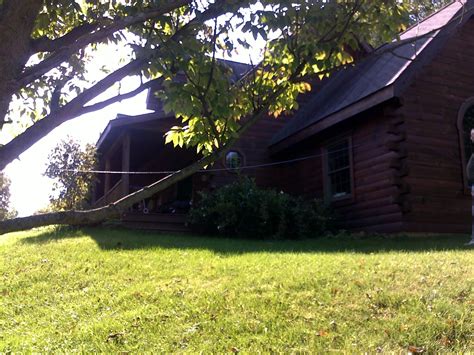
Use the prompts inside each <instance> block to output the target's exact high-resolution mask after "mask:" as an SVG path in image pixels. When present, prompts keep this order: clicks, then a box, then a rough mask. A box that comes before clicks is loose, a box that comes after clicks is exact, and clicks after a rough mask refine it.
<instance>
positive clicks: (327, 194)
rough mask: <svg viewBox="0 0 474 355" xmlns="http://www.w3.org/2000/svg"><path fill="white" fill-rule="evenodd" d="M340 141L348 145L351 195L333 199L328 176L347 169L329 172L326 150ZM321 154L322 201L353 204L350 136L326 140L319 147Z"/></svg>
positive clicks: (352, 162)
mask: <svg viewBox="0 0 474 355" xmlns="http://www.w3.org/2000/svg"><path fill="white" fill-rule="evenodd" d="M342 141H347V145H348V148H347V149H348V155H349V166H348V168H349V179H350V186H351V193H350V194H347V195H344V196H340V197H333V196H332V194H331V179H330V174H332V173H334V172H337V171H342V170H343V169H347V168H341V169H338V170H335V171H331V172H329V159H328V158H329V157H328V148H329V147H331V146H333V145H336V144H338V143H341V142H342ZM321 149H322V153H323V169H322V172H323V191H324V201H326V202H327V203H333V202H334V203H336V202H354V200H355V189H354V187H355V184H354V159H353V148H352V136H351V135H349V134H346V135H341V136H338V137H336V138H333V139H331V140H328V141H326V142H324V144H323V145H322V147H321Z"/></svg>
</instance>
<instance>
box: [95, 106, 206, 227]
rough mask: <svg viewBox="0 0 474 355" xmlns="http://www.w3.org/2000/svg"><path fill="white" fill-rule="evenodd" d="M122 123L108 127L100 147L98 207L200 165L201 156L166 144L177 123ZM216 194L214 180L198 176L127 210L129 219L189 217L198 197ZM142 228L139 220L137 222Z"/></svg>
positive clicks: (128, 119) (145, 119) (163, 120)
mask: <svg viewBox="0 0 474 355" xmlns="http://www.w3.org/2000/svg"><path fill="white" fill-rule="evenodd" d="M146 116H147V117H141V116H135V117H123V118H121V117H119V118H117V119H115V120H113V121H111V123H109V126H107V129H106V130H105V131H104V133H103V134H102V135H101V138H100V139H99V142H98V144H97V149H98V154H99V170H101V171H104V172H108V173H101V174H99V176H98V177H97V182H96V184H95V188H94V191H93V201H94V202H93V203H94V206H96V207H100V206H104V205H107V204H110V203H112V202H115V201H117V200H118V199H120V198H122V197H124V196H126V195H128V194H129V193H132V192H135V191H137V190H140V189H142V188H143V187H145V186H147V185H150V184H151V183H153V182H155V181H157V180H159V179H161V178H163V177H165V176H166V175H168V174H169V172H171V171H176V170H179V169H182V168H184V167H186V166H188V165H189V164H191V163H192V162H194V161H196V160H197V159H198V158H199V157H198V155H197V154H196V153H195V152H194V151H192V150H188V149H179V148H174V147H173V146H172V145H170V144H165V141H164V134H165V132H167V131H168V130H169V128H170V127H171V126H172V125H174V124H176V122H175V121H174V118H153V114H150V115H146ZM210 188H212V186H211V176H210V175H209V174H206V173H199V174H195V175H193V176H191V177H189V178H187V179H185V180H183V181H180V182H178V183H177V184H175V185H173V186H171V187H169V188H168V189H166V190H164V191H161V192H159V193H157V194H155V195H153V196H152V197H150V198H147V199H145V200H143V201H141V202H140V203H137V204H135V205H134V206H132V207H131V208H130V210H129V213H128V214H129V215H148V217H146V219H147V221H149V220H150V218H151V217H152V216H156V220H159V219H160V218H161V217H159V216H158V215H161V214H167V215H170V214H185V213H187V212H188V210H189V208H190V206H191V205H192V203H193V201H194V200H195V199H196V198H197V197H198V191H206V190H208V189H210ZM135 220H138V221H140V222H143V221H141V220H140V218H138V219H135Z"/></svg>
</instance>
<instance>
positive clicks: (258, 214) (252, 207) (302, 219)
mask: <svg viewBox="0 0 474 355" xmlns="http://www.w3.org/2000/svg"><path fill="white" fill-rule="evenodd" d="M188 221H189V223H190V225H191V226H192V228H193V229H195V230H196V231H199V232H202V233H211V234H219V235H223V236H237V237H242V238H256V239H262V238H272V239H301V238H314V237H319V236H322V235H323V234H325V233H326V232H328V231H329V230H331V229H332V228H333V224H334V223H333V222H334V216H333V214H332V212H331V211H330V210H329V209H328V208H327V207H326V206H324V205H323V204H322V203H321V202H320V201H318V200H311V201H307V200H304V199H302V198H297V197H293V196H291V195H288V194H286V193H283V192H278V191H276V190H269V189H261V188H258V187H257V185H256V184H255V181H254V180H252V179H249V178H247V177H242V178H240V179H239V180H238V181H236V182H234V183H232V184H230V185H227V186H224V187H221V188H220V189H218V190H216V191H215V192H213V193H209V194H203V195H202V199H201V201H200V202H198V204H197V205H196V206H195V207H193V208H192V209H191V211H190V214H189V219H188Z"/></svg>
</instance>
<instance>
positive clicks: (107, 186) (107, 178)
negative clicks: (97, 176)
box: [104, 155, 111, 196]
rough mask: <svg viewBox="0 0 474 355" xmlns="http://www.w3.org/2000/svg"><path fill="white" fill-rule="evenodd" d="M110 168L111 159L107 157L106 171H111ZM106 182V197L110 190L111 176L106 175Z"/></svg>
mask: <svg viewBox="0 0 474 355" xmlns="http://www.w3.org/2000/svg"><path fill="white" fill-rule="evenodd" d="M110 166H111V164H110V157H109V156H108V155H107V156H106V158H105V171H110ZM104 180H105V181H104V196H106V195H107V193H108V192H109V190H110V174H105V178H104Z"/></svg>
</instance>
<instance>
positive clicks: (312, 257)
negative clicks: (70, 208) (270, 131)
mask: <svg viewBox="0 0 474 355" xmlns="http://www.w3.org/2000/svg"><path fill="white" fill-rule="evenodd" d="M467 240H468V238H467V237H455V236H453V237H429V238H428V237H427V238H412V239H410V238H406V237H405V238H402V237H400V238H395V239H386V238H382V237H372V238H362V239H361V238H354V237H349V236H346V237H339V238H333V239H328V238H326V239H320V240H311V241H298V242H292V241H285V242H267V241H246V240H224V239H213V238H204V237H193V236H165V235H159V234H151V233H145V232H130V231H123V230H113V229H86V230H82V231H67V230H63V231H53V230H47V229H43V230H37V231H31V232H25V233H16V234H10V235H6V236H0V277H1V282H0V352H9V351H12V352H49V351H62V352H70V351H84V352H86V351H87V352H90V351H105V352H127V351H133V352H141V351H144V350H149V351H151V350H153V351H162V352H198V351H203V352H232V351H233V352H236V351H241V352H243V353H254V352H271V351H276V352H299V351H306V352H326V351H331V350H345V351H349V352H360V351H368V352H376V351H389V350H391V351H405V352H406V351H407V350H408V349H409V347H410V346H416V347H420V348H421V347H423V348H424V349H425V350H426V351H428V352H435V351H458V352H466V351H474V334H473V333H474V331H473V329H474V324H473V323H474V315H473V313H474V309H473V308H474V296H473V285H474V258H473V253H474V250H473V249H468V248H467V247H464V246H463V244H464V243H465V242H466V241H467Z"/></svg>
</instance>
